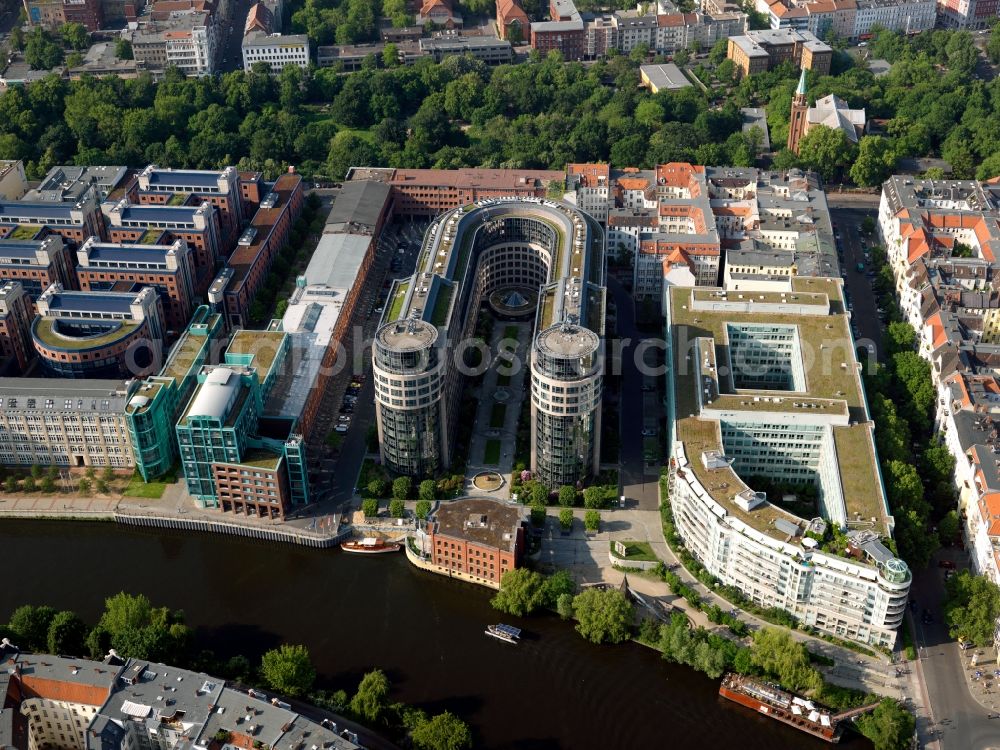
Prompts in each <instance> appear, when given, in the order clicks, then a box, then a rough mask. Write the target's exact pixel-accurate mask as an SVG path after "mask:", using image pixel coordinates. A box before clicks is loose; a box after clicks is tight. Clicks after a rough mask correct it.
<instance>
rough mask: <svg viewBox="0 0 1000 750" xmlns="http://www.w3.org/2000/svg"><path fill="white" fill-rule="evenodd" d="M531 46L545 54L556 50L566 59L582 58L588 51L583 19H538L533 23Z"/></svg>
mask: <svg viewBox="0 0 1000 750" xmlns="http://www.w3.org/2000/svg"><path fill="white" fill-rule="evenodd" d="M531 48H532V49H536V50H538V51H539V52H541V53H542V54H543V55H545V54H547V53H549V52H551V51H553V50H555V51H556V52H559V53H560V54H561V55H562V56H563V59H564V60H582V59H583V58H584V56H585V55H586V51H587V34H586V31H585V30H584V24H583V21H582V20H579V19H577V20H573V21H537V22H535V23H533V24H531Z"/></svg>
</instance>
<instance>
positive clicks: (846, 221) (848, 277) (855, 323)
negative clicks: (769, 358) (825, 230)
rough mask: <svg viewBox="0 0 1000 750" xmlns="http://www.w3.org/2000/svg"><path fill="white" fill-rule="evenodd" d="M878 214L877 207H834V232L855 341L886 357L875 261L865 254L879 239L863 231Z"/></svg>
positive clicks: (831, 212)
mask: <svg viewBox="0 0 1000 750" xmlns="http://www.w3.org/2000/svg"><path fill="white" fill-rule="evenodd" d="M877 213H878V211H877V209H876V208H867V207H865V208H863V207H860V206H859V207H857V208H832V209H830V217H831V219H832V220H833V224H834V232H835V233H836V234H837V235H838V236H839V239H838V240H837V248H838V255H839V257H840V276H841V278H842V279H844V289H845V291H846V295H847V303H848V309H849V310H850V311H851V328H852V329H853V330H854V340H855V343H856V344H857V345H858V347H859V348H861V349H865V348H867V346H868V344H871V345H872V347H874V351H875V353H876V355H877V357H878V358H879V359H881V358H883V357H884V356H885V355H884V352H883V351H882V322H881V321H880V319H879V311H878V306H877V301H876V299H875V294H874V292H873V291H872V280H871V278H870V277H869V275H868V274H869V273H871V272H872V269H871V261H870V259H869V257H868V256H866V255H865V248H866V247H869V246H871V244H872V243H873V242H874V241H875V239H874V237H865V236H864V235H862V232H861V222H862V221H863V220H864V218H865V217H866V216H870V217H872V218H873V219H874V218H875V217H876V215H877ZM858 263H863V264H864V270H863V271H859V270H858ZM869 351H870V350H869Z"/></svg>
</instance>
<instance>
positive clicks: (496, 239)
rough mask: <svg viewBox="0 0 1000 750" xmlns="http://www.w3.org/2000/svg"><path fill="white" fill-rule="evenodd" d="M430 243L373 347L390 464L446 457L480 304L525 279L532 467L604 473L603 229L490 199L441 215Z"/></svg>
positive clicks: (552, 210)
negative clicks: (460, 352)
mask: <svg viewBox="0 0 1000 750" xmlns="http://www.w3.org/2000/svg"><path fill="white" fill-rule="evenodd" d="M424 246H425V252H424V253H423V254H422V256H421V258H422V261H421V262H420V267H419V268H418V269H417V272H416V274H414V276H413V277H411V278H410V279H406V280H402V281H397V282H395V283H394V284H393V287H392V289H391V290H390V299H394V300H398V302H395V303H394V304H393V305H392V306H391V308H389V310H388V311H387V312H386V313H384V314H383V317H382V320H381V325H380V327H379V329H378V331H377V333H376V334H375V341H374V343H373V345H372V365H373V375H374V383H375V409H376V424H377V426H378V435H379V446H380V452H381V456H382V461H383V463H384V464H385V465H386V466H388V467H389V468H391V469H392V470H393V471H396V472H399V473H402V474H408V475H411V476H422V475H425V474H431V475H433V474H435V473H437V472H439V471H441V470H442V469H445V468H447V467H448V466H449V465H450V463H451V455H452V447H453V440H454V435H455V434H456V433H455V431H456V429H457V421H458V419H459V418H460V415H459V413H458V399H459V397H460V395H461V388H460V385H461V373H460V372H459V371H458V366H457V364H458V363H457V362H456V358H455V356H454V351H455V347H457V346H458V345H459V342H460V341H461V340H462V339H463V338H464V337H465V336H466V335H467V331H468V330H469V327H470V321H471V318H472V317H473V316H474V315H476V314H477V312H476V311H477V310H478V308H479V302H480V301H481V300H483V299H487V298H488V297H489V295H490V294H492V293H493V292H494V291H497V290H501V289H507V288H512V287H518V286H521V287H527V288H530V289H532V290H539V305H538V316H537V320H536V325H535V335H534V341H533V343H532V356H531V383H532V390H531V393H532V408H531V436H532V445H531V470H532V474H533V475H534V476H536V477H537V478H539V479H540V481H542V482H543V483H544V484H546V485H547V486H550V487H556V486H560V485H563V484H575V483H576V482H577V481H579V480H581V479H583V478H585V477H587V476H590V475H592V474H594V473H596V471H597V470H598V468H599V456H600V434H601V430H600V399H601V388H602V375H603V361H602V358H601V357H600V356H599V351H600V348H601V337H602V336H603V333H604V305H605V288H604V283H605V280H604V274H605V263H604V243H603V231H602V230H601V227H600V225H599V224H598V223H597V222H596V221H594V219H593V218H592V217H590V216H588V215H587V214H584V213H582V212H580V211H578V210H576V209H574V208H572V207H570V206H568V205H566V204H562V203H555V202H552V201H547V200H543V199H539V198H517V199H496V200H490V199H487V200H480V201H479V203H478V204H476V205H474V206H469V207H468V208H466V207H461V208H457V209H454V210H452V211H449V212H447V213H445V214H443V215H441V216H439V217H438V218H437V219H436V220H435V221H434V222H433V223H432V224H431V225H430V227H429V229H428V230H427V234H426V236H425V240H424ZM460 249H462V250H461V251H460ZM470 264H472V265H470ZM468 268H475V269H476V271H475V274H474V275H473V276H472V278H473V279H474V280H473V281H472V282H471V284H472V285H471V287H467V288H463V287H465V284H463V283H462V282H463V280H464V279H466V278H467V276H466V273H467V270H468ZM467 283H468V282H466V284H467Z"/></svg>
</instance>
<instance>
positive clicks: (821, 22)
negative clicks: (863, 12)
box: [805, 0, 858, 39]
mask: <svg viewBox="0 0 1000 750" xmlns="http://www.w3.org/2000/svg"><path fill="white" fill-rule="evenodd" d="M805 9H806V13H807V14H808V18H809V31H811V32H812V33H813V34H815V35H816V36H817V37H819V38H820V39H826V38H828V36H829V35H830V34H835V35H836V36H838V37H840V38H841V39H850V38H852V37H853V36H854V24H855V19H856V16H857V11H858V4H857V0H815V2H809V3H806V4H805Z"/></svg>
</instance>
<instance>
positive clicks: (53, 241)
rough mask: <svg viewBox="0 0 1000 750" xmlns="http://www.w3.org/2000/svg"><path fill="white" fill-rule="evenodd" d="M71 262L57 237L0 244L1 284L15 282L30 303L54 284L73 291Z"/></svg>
mask: <svg viewBox="0 0 1000 750" xmlns="http://www.w3.org/2000/svg"><path fill="white" fill-rule="evenodd" d="M41 234H43V235H44V234H45V233H44V232H42V233H41ZM71 258H72V256H71V254H70V252H69V250H68V248H67V247H66V245H65V244H64V243H63V239H62V237H60V236H59V235H57V234H48V235H46V236H44V237H43V239H40V240H13V239H6V240H0V283H4V282H8V281H17V282H18V283H20V284H21V286H22V287H23V288H24V291H25V292H27V294H28V297H29V298H30V299H31V301H32V302H34V301H35V300H36V299H38V297H39V296H40V295H41V293H42V292H44V291H45V290H46V289H48V288H49V287H50V286H52V285H53V284H62V286H63V287H64V288H66V289H72V288H73V287H74V286H76V277H75V275H74V273H73V264H72V260H71Z"/></svg>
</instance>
